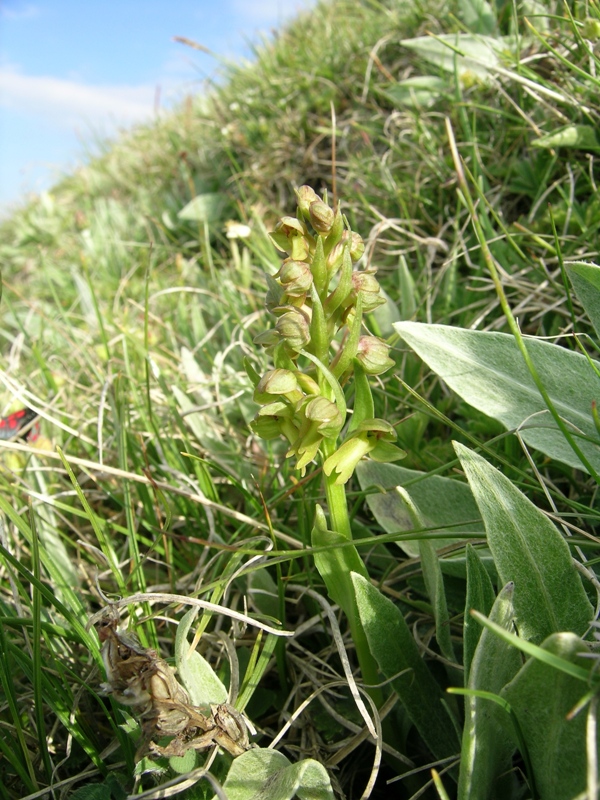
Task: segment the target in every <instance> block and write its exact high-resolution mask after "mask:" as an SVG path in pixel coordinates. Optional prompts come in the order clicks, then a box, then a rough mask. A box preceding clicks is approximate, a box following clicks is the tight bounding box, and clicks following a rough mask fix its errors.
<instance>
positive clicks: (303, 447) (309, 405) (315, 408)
mask: <svg viewBox="0 0 600 800" xmlns="http://www.w3.org/2000/svg"><path fill="white" fill-rule="evenodd" d="M298 411H299V412H300V413H302V414H303V415H304V421H303V423H302V425H301V426H300V429H299V430H298V437H297V439H296V441H295V442H294V443H293V444H292V446H291V447H290V449H289V450H288V452H287V453H286V458H291V457H292V456H296V457H297V459H298V461H297V462H296V469H298V470H301V472H302V476H304V474H305V472H306V466H307V465H308V464H309V463H310V462H311V461H312V460H313V459H314V458H315V457H316V455H317V453H318V452H319V448H320V446H321V442H322V441H323V439H324V438H325V437H335V436H337V435H338V433H339V431H340V429H341V427H342V425H343V424H344V421H343V419H342V415H341V414H340V412H339V409H338V407H337V406H336V404H335V403H332V402H331V400H327V398H325V397H322V396H318V397H313V398H312V399H310V400H307V401H306V402H305V403H304V405H303V406H302V407H300V408H299V409H298Z"/></svg>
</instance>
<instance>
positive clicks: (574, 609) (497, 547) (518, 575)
mask: <svg viewBox="0 0 600 800" xmlns="http://www.w3.org/2000/svg"><path fill="white" fill-rule="evenodd" d="M454 449H455V450H456V453H457V455H458V457H459V459H460V462H461V465H462V468H463V469H464V471H465V474H466V476H467V479H468V481H469V484H470V486H471V490H472V491H473V495H474V497H475V500H476V502H477V505H478V506H479V511H480V513H481V517H482V519H483V523H484V525H485V529H486V532H487V538H488V544H489V546H490V550H491V551H492V555H493V556H494V562H495V564H496V567H497V569H498V575H499V576H500V580H501V582H502V584H506V583H508V582H509V581H513V582H514V584H515V596H514V604H515V618H516V622H517V628H518V630H519V633H520V635H521V636H523V637H524V638H525V639H530V640H531V641H533V642H535V643H536V644H539V643H540V642H542V641H543V640H544V639H545V638H546V637H547V636H549V635H550V634H551V633H556V632H558V631H573V632H574V633H577V634H578V635H583V634H584V633H585V631H586V630H587V628H588V625H589V622H590V620H591V619H592V618H593V609H592V606H591V604H590V602H589V600H588V598H587V596H586V593H585V591H584V588H583V585H582V582H581V578H580V576H579V574H578V573H577V572H576V570H575V567H574V565H573V559H572V558H571V553H570V551H569V548H568V546H567V544H566V542H565V540H564V539H563V537H562V536H561V534H560V533H559V532H558V530H557V529H556V527H555V526H554V525H553V524H552V522H550V520H549V519H548V518H547V517H546V516H545V515H544V514H543V513H542V512H541V511H540V510H539V509H538V508H536V507H535V506H534V505H533V503H532V502H531V501H530V500H528V499H527V497H525V495H524V494H523V493H522V492H520V491H519V490H518V489H517V488H516V487H515V486H513V484H512V483H511V482H510V481H509V479H508V478H506V477H505V476H504V475H502V473H500V472H499V471H498V470H497V469H495V468H494V467H492V466H491V464H488V462H487V461H486V460H485V459H484V458H482V457H481V456H479V455H477V454H476V453H474V452H473V451H472V450H469V449H468V448H467V447H465V446H464V445H461V444H459V443H458V442H454Z"/></svg>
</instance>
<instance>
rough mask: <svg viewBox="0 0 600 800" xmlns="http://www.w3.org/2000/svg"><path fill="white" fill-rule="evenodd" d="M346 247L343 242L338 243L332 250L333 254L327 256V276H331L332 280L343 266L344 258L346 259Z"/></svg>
mask: <svg viewBox="0 0 600 800" xmlns="http://www.w3.org/2000/svg"><path fill="white" fill-rule="evenodd" d="M345 246H346V245H345V243H344V242H343V241H342V242H338V243H337V244H336V245H334V246H333V247H332V248H331V252H330V253H329V255H328V256H327V274H328V275H329V278H330V279H331V278H332V277H333V276H334V275H335V273H336V272H337V271H338V270H339V268H340V267H341V266H342V261H343V258H344V247H345Z"/></svg>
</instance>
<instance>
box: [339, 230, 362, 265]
mask: <svg viewBox="0 0 600 800" xmlns="http://www.w3.org/2000/svg"><path fill="white" fill-rule="evenodd" d="M341 243H342V244H343V245H346V244H347V245H348V249H349V250H350V258H351V259H352V261H355V262H356V261H358V259H359V258H361V257H362V255H363V253H364V252H365V243H364V242H363V238H362V236H360V235H359V234H358V233H354V231H344V233H343V234H342V242H341Z"/></svg>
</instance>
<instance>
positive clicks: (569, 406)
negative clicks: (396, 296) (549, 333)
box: [394, 322, 600, 471]
mask: <svg viewBox="0 0 600 800" xmlns="http://www.w3.org/2000/svg"><path fill="white" fill-rule="evenodd" d="M394 328H395V329H396V331H397V332H398V333H399V334H400V336H401V337H402V338H403V339H404V341H405V342H406V343H407V344H409V345H410V347H412V348H413V350H414V351H415V352H416V353H417V354H418V355H419V356H420V357H421V358H422V359H423V361H425V363H426V364H428V366H429V367H431V369H432V370H433V371H434V372H435V373H436V374H437V375H439V376H440V378H442V379H443V380H444V381H445V382H446V383H447V384H448V386H449V387H450V388H451V389H453V390H454V391H455V392H456V393H457V394H458V395H459V396H460V397H462V398H463V400H465V401H466V402H467V403H469V404H470V405H472V406H473V407H474V408H477V409H478V410H479V411H483V412H484V414H488V416H490V417H493V418H494V419H497V420H500V422H502V423H503V424H504V425H505V426H506V427H507V428H508V429H512V428H519V429H520V433H521V436H522V437H523V439H524V440H525V442H527V444H529V445H531V446H532V447H535V448H537V449H538V450H541V451H542V453H545V454H546V455H548V456H551V457H552V458H555V459H557V461H561V462H563V463H564V464H569V465H570V466H572V467H576V468H578V469H584V467H583V465H582V464H581V462H580V460H579V458H578V456H577V455H576V454H575V453H574V451H573V449H572V448H571V446H570V445H569V443H568V442H567V441H566V440H565V438H564V436H563V434H562V433H561V431H560V429H559V428H558V427H557V425H556V424H555V422H554V420H553V418H552V417H551V415H550V412H549V411H548V410H547V408H546V404H545V402H544V400H543V398H542V396H541V395H540V393H539V391H538V389H537V387H536V385H535V383H534V382H533V379H532V378H531V375H530V374H529V370H528V369H527V366H526V364H525V362H524V360H523V356H522V355H521V352H520V351H519V349H518V347H517V344H516V342H515V340H514V338H513V337H512V336H511V335H509V334H506V333H494V332H489V331H469V330H462V329H460V328H453V327H450V326H447V325H426V324H423V323H419V322H398V323H396V324H395V325H394ZM525 342H526V345H527V350H528V352H529V355H530V357H531V359H532V361H533V363H534V365H535V367H536V369H537V371H538V374H539V375H540V376H541V378H542V380H543V382H544V386H545V388H546V391H547V392H548V394H549V396H550V399H551V400H552V403H553V405H554V407H555V408H556V410H557V412H558V413H559V414H560V416H561V417H562V419H563V420H565V421H566V422H567V423H568V426H569V428H570V430H571V432H573V433H575V434H576V435H577V432H580V434H581V436H580V435H577V443H578V445H579V447H580V448H581V450H582V451H583V453H584V454H585V456H586V458H587V459H588V460H589V462H590V463H591V464H592V466H593V468H594V469H596V470H597V471H600V441H599V439H598V433H597V431H596V428H595V426H594V422H593V419H592V412H591V409H592V403H593V402H595V401H596V400H597V398H598V397H599V396H600V381H599V380H598V377H597V375H596V373H595V371H594V369H593V368H592V366H591V365H590V363H589V361H588V359H587V358H586V357H585V356H584V355H582V354H581V353H574V352H573V351H571V350H565V348H564V347H559V346H558V345H555V344H552V343H550V342H542V341H540V340H538V339H529V338H526V339H525ZM596 366H597V367H598V368H599V369H600V364H598V365H596ZM540 412H542V413H540ZM582 437H585V438H582Z"/></svg>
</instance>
